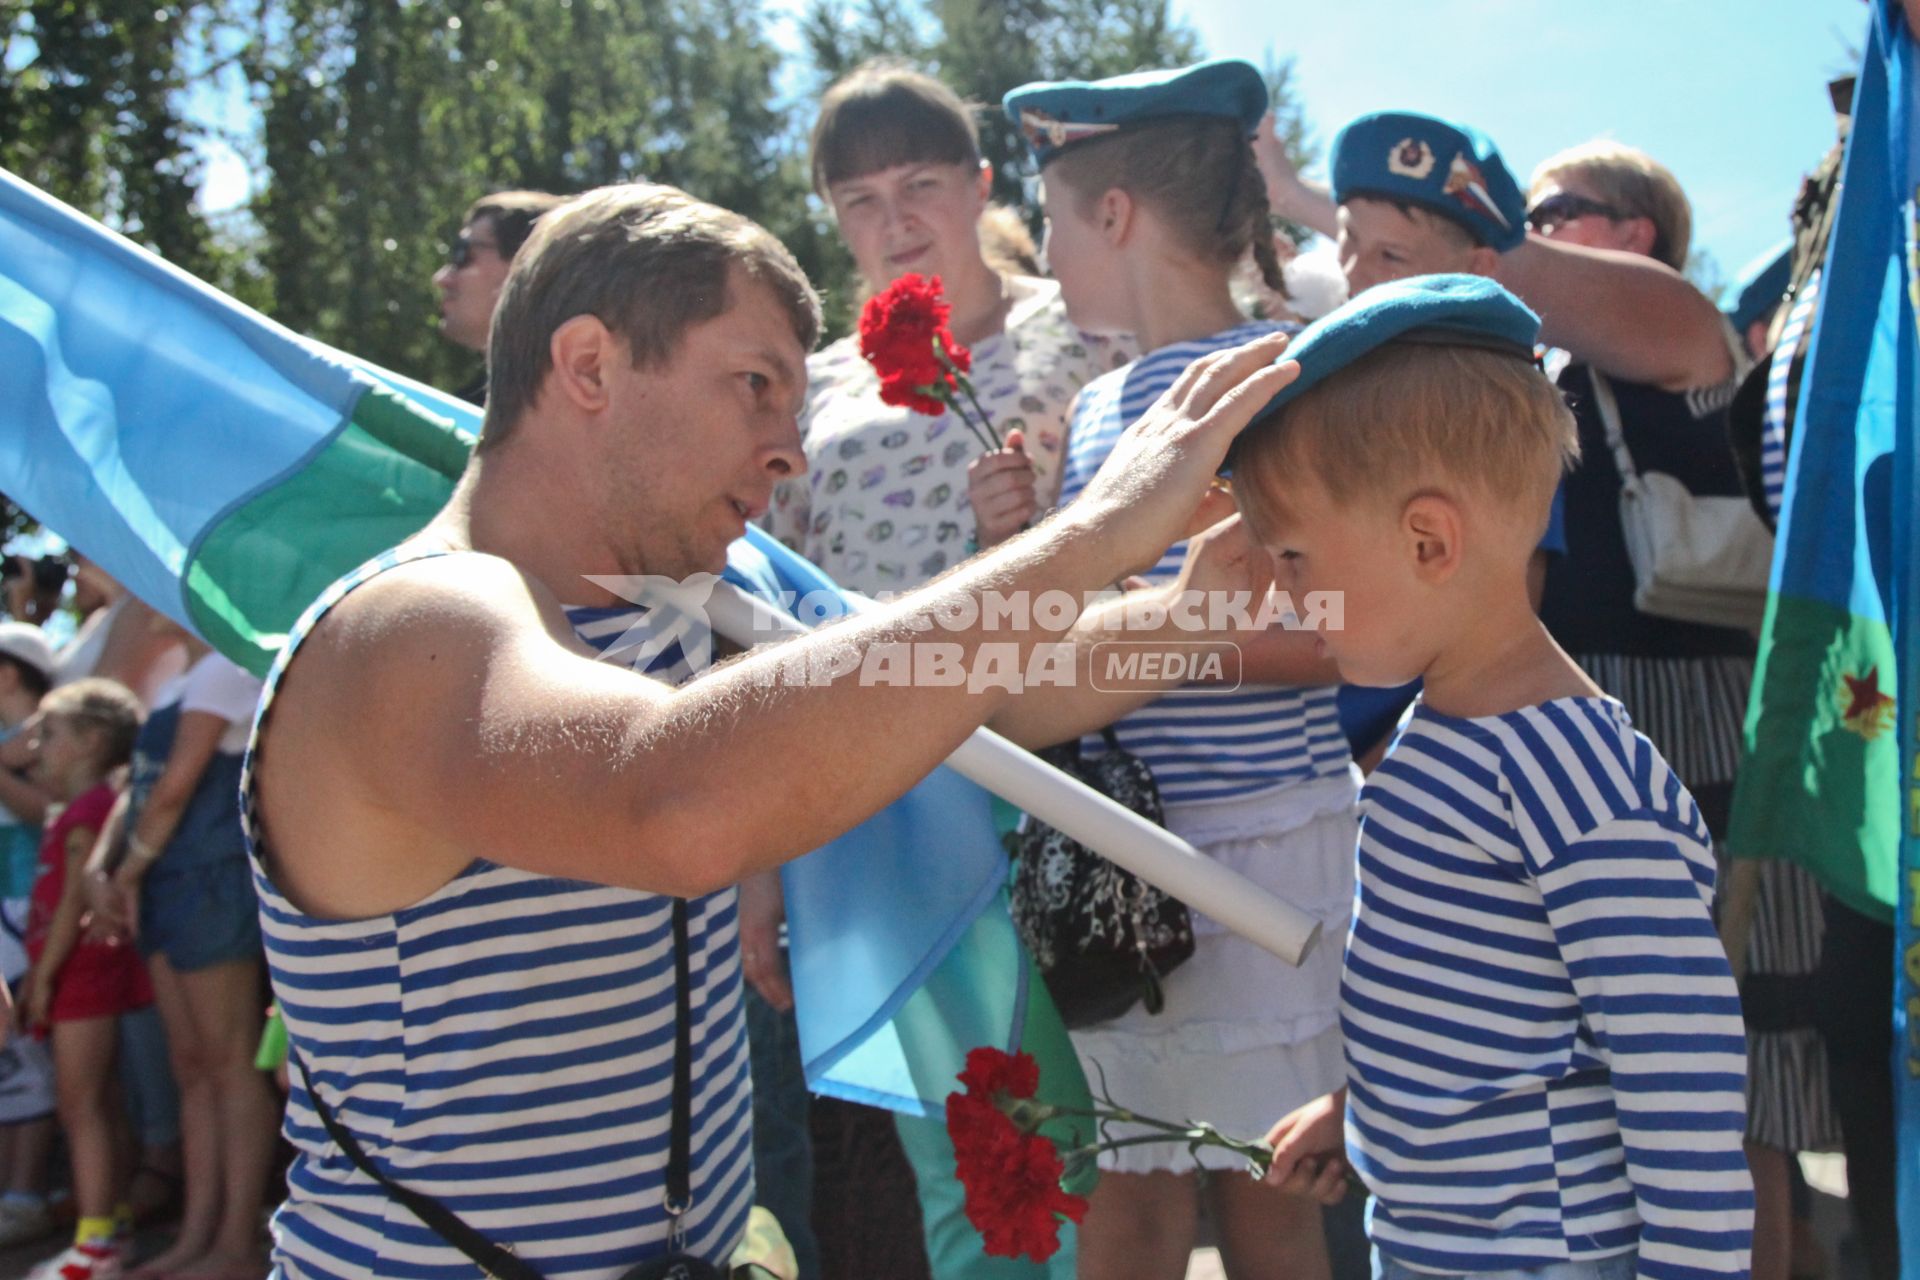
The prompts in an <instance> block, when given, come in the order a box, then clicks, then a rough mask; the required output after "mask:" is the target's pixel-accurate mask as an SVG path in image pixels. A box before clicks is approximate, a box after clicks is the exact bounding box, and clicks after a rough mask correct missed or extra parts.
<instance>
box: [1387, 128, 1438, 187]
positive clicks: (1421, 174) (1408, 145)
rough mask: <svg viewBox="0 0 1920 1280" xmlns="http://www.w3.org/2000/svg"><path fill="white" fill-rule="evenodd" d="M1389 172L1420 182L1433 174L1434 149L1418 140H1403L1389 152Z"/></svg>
mask: <svg viewBox="0 0 1920 1280" xmlns="http://www.w3.org/2000/svg"><path fill="white" fill-rule="evenodd" d="M1387 171H1388V172H1389V173H1396V174H1399V175H1400V176H1401V177H1403V178H1412V179H1413V180H1414V181H1415V182H1419V181H1420V180H1422V179H1423V178H1425V177H1426V176H1427V175H1428V174H1430V173H1432V172H1433V148H1432V147H1430V146H1428V145H1427V144H1426V143H1424V142H1422V141H1420V140H1419V139H1417V138H1402V139H1401V140H1400V144H1399V145H1398V146H1396V147H1394V148H1393V149H1392V150H1391V151H1389V152H1387Z"/></svg>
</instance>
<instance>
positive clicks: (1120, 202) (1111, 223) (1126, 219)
mask: <svg viewBox="0 0 1920 1280" xmlns="http://www.w3.org/2000/svg"><path fill="white" fill-rule="evenodd" d="M1138 214H1139V210H1138V209H1136V208H1135V207H1134V203H1133V196H1132V195H1130V194H1128V193H1127V192H1126V191H1124V190H1122V189H1121V188H1119V187H1108V188H1107V191H1106V194H1105V195H1103V196H1101V197H1100V203H1099V204H1097V205H1095V206H1094V209H1093V221H1094V225H1095V226H1097V227H1099V228H1100V234H1101V235H1102V236H1103V237H1104V238H1105V239H1106V242H1107V243H1108V244H1109V245H1112V246H1113V247H1114V248H1116V249H1117V248H1119V247H1120V246H1122V245H1124V244H1125V243H1126V242H1127V239H1128V237H1129V236H1131V235H1132V234H1133V228H1134V222H1135V220H1136V218H1137V216H1138Z"/></svg>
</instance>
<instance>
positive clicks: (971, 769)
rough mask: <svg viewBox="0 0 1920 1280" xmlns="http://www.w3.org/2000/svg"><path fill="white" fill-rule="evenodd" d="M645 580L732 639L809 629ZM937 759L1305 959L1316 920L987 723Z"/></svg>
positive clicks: (756, 607)
mask: <svg viewBox="0 0 1920 1280" xmlns="http://www.w3.org/2000/svg"><path fill="white" fill-rule="evenodd" d="M647 589H648V592H649V593H650V594H652V595H653V596H655V597H656V598H657V599H659V600H660V601H661V602H662V603H664V604H666V605H667V606H668V607H670V608H673V609H675V610H677V611H679V612H682V613H690V614H693V615H695V616H700V615H704V616H705V617H706V619H707V622H708V624H709V625H710V626H711V627H712V628H713V629H714V631H716V632H718V633H719V634H720V635H723V636H725V637H726V638H727V639H729V640H731V641H733V642H734V643H735V644H738V645H742V646H747V647H751V646H753V645H755V644H762V643H765V642H766V641H767V639H768V637H769V636H771V635H775V634H779V633H788V634H793V635H801V634H805V633H806V632H807V631H808V630H809V628H808V627H807V625H806V624H805V623H804V622H801V621H800V620H799V619H797V618H795V617H793V616H792V615H790V614H788V613H787V612H786V611H785V610H782V609H777V608H775V607H774V606H773V605H771V604H769V603H767V602H766V601H764V600H761V599H759V598H758V597H756V596H754V595H752V594H750V593H748V592H745V591H742V590H740V589H739V588H738V587H736V586H734V585H733V584H732V583H729V582H718V583H716V584H715V585H714V587H713V590H712V593H711V594H710V595H703V594H702V593H701V592H699V591H697V590H692V589H687V588H678V587H672V586H665V585H659V584H655V583H651V582H650V583H649V584H648V588H647ZM947 767H948V768H950V769H952V770H953V771H954V772H955V773H958V774H959V775H960V776H961V777H963V778H966V779H967V780H968V781H969V782H972V783H974V784H976V785H978V786H981V787H984V788H985V789H986V790H988V791H991V792H992V793H993V794H994V795H997V796H999V797H1000V798H1001V799H1003V800H1005V801H1006V802H1007V803H1009V804H1011V805H1013V806H1015V807H1016V808H1019V809H1024V810H1026V811H1027V812H1028V813H1030V814H1032V815H1033V816H1034V817H1036V818H1038V819H1040V820H1041V821H1042V822H1045V823H1046V824H1047V825H1048V826H1051V827H1053V828H1055V829H1056V830H1059V831H1063V832H1065V833H1066V834H1067V835H1069V836H1071V837H1073V838H1074V839H1075V840H1078V841H1079V842H1080V843H1081V844H1083V845H1086V846H1087V847H1088V848H1089V849H1093V850H1095V851H1097V852H1098V853H1099V854H1100V855H1101V856H1102V857H1104V858H1107V859H1108V860H1109V861H1111V862H1113V863H1115V864H1117V865H1119V866H1122V867H1125V868H1126V869H1127V870H1128V871H1131V872H1133V874H1135V875H1137V876H1139V877H1140V878H1141V879H1142V880H1145V881H1147V882H1148V883H1149V884H1153V885H1157V886H1158V887H1159V888H1161V889H1163V890H1165V891H1166V892H1168V893H1170V894H1172V895H1173V896H1174V897H1176V898H1178V899H1180V900H1181V901H1182V902H1184V903H1186V904H1187V905H1188V906H1189V907H1192V908H1193V909H1194V910H1196V911H1199V912H1202V913H1203V914H1205V915H1208V916H1211V917H1212V918H1213V919H1215V920H1218V921H1219V922H1220V923H1221V924H1222V925H1225V926H1226V927H1227V928H1228V929H1231V930H1232V931H1233V932H1235V933H1237V934H1239V935H1240V936H1241V937H1243V938H1245V939H1247V940H1248V941H1249V942H1253V943H1256V944H1258V945H1259V946H1262V947H1265V948H1266V949H1267V950H1268V951H1271V952H1272V953H1273V954H1274V955H1276V956H1279V957H1280V958H1281V959H1282V960H1285V961H1286V962H1287V963H1289V964H1296V965H1297V964H1299V963H1300V962H1301V961H1303V960H1305V959H1306V958H1307V955H1308V953H1309V952H1311V951H1312V950H1313V948H1314V944H1316V943H1317V942H1319V940H1320V922H1319V921H1318V920H1316V919H1314V918H1313V917H1312V916H1310V915H1308V914H1307V913H1306V912H1304V911H1302V910H1300V908H1298V907H1296V906H1294V905H1293V904H1292V903H1290V902H1287V901H1284V900H1283V899H1280V898H1276V897H1274V896H1273V895H1272V894H1271V893H1268V892H1267V891H1266V890H1265V889H1263V888H1261V887H1260V886H1259V885H1257V884H1255V883H1254V882H1253V881H1251V880H1249V879H1247V878H1246V877H1245V876H1243V875H1241V874H1240V873H1239V872H1237V871H1234V870H1232V869H1231V868H1229V867H1225V866H1222V865H1221V864H1220V863H1218V862H1215V861H1214V860H1213V859H1212V858H1209V857H1207V855H1206V854H1204V853H1201V852H1200V851H1199V850H1198V849H1196V848H1194V847H1193V846H1192V845H1191V844H1188V843H1187V842H1186V841H1185V840H1182V839H1181V838H1180V837H1179V836H1176V835H1174V834H1173V833H1172V832H1171V831H1168V830H1167V829H1166V828H1164V827H1160V826H1156V825H1154V824H1153V823H1151V822H1149V821H1147V820H1146V819H1145V818H1143V817H1141V816H1140V815H1139V814H1137V813H1135V812H1133V811H1132V810H1131V809H1128V808H1127V807H1126V806H1124V805H1121V804H1118V803H1116V802H1115V801H1113V800H1112V799H1110V798H1108V797H1106V796H1103V795H1101V794H1100V793H1099V792H1098V791H1095V790H1094V789H1093V788H1092V787H1089V786H1087V785H1086V784H1085V783H1083V782H1081V781H1080V780H1079V779H1078V778H1074V777H1071V776H1069V775H1067V774H1065V773H1062V772H1061V771H1060V770H1058V769H1055V768H1054V767H1052V766H1051V765H1049V764H1047V763H1046V762H1045V761H1042V760H1039V759H1037V758H1035V757H1034V756H1033V755H1032V754H1030V753H1029V752H1027V751H1025V750H1023V749H1021V748H1020V747H1017V746H1015V745H1014V744H1013V743H1011V742H1009V741H1007V740H1006V739H1005V738H1003V737H1001V736H1000V735H999V734H997V733H994V732H993V731H992V730H989V729H976V730H975V731H974V733H973V736H972V737H971V738H969V739H967V741H965V742H963V743H961V744H960V748H959V749H958V750H957V751H955V752H954V753H953V754H952V755H951V756H949V757H947Z"/></svg>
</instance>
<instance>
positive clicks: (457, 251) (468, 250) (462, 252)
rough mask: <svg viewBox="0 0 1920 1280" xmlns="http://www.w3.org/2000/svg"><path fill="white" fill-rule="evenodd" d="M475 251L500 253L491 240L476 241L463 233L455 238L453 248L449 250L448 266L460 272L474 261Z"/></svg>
mask: <svg viewBox="0 0 1920 1280" xmlns="http://www.w3.org/2000/svg"><path fill="white" fill-rule="evenodd" d="M475 249H492V250H493V251H494V252H495V253H498V252H499V249H498V248H497V247H496V246H495V245H494V243H493V242H492V241H491V240H475V239H473V238H472V237H471V236H469V235H468V234H467V233H466V232H464V231H463V232H461V233H460V234H459V235H458V236H456V237H455V238H454V241H453V248H451V249H449V250H447V265H449V266H451V267H452V268H453V269H454V270H455V271H458V270H459V269H460V268H462V267H464V266H466V265H467V264H468V263H469V262H472V261H473V251H474V250H475Z"/></svg>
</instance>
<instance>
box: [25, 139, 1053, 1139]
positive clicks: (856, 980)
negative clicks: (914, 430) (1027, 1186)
mask: <svg viewBox="0 0 1920 1280" xmlns="http://www.w3.org/2000/svg"><path fill="white" fill-rule="evenodd" d="M478 425H479V418H478V414H477V412H476V411H475V410H474V409H473V407H472V406H470V405H468V404H466V403H464V402H463V401H459V400H456V399H454V398H452V397H449V396H446V395H444V394H442V393H440V392H437V391H434V390H432V389H431V388H428V387H424V386H421V385H420V384H418V383H415V382H412V381H411V380H409V379H406V378H402V377H399V376H397V375H394V374H391V373H388V372H386V371H383V370H380V369H377V368H374V367H372V366H370V365H368V364H366V363H365V362H364V361H360V360H357V359H355V358H354V357H352V356H350V355H348V354H346V353H343V352H340V351H337V350H334V349H332V348H329V347H327V346H324V345H322V344H320V343H317V342H314V341H311V340H309V339H306V338H303V337H302V336H300V335H298V334H296V333H293V332H291V331H289V330H287V329H285V328H283V327H281V326H279V325H276V324H274V323H273V322H272V321H270V320H268V319H266V318H265V317H264V316H261V315H259V314H258V313H256V312H254V311H252V310H250V309H248V308H247V307H244V306H242V305H240V304H239V303H237V302H235V301H234V300H233V299H231V298H228V297H225V296H224V295H222V294H220V293H219V292H217V291H215V290H213V289H211V288H209V287H207V286H206V285H205V284H203V283H201V282H200V281H198V280H195V279H193V278H192V277H190V276H188V275H186V274H185V273H184V272H181V271H179V270H177V269H175V268H174V267H172V266H170V265H168V264H167V263H165V262H163V261H161V260H160V259H159V258H157V257H155V256H154V255H152V254H150V253H148V252H146V251H145V250H143V249H141V248H139V247H138V246H136V245H134V244H132V243H131V242H129V241H127V240H125V239H124V238H122V237H120V236H118V235H115V234H114V233H112V232H111V231H108V230H107V229H106V228H104V227H102V226H100V225H99V224H98V223H96V222H94V221H92V220H91V219H89V218H86V217H85V216H83V215H81V214H79V213H77V212H75V211H74V210H72V209H70V208H68V207H67V206H65V205H63V204H61V203H59V202H58V201H56V200H54V199H52V198H51V197H49V196H47V195H45V194H44V193H42V192H40V191H38V190H36V189H34V188H33V187H31V186H29V185H27V184H26V183H24V182H21V181H20V180H19V179H17V178H16V177H14V176H13V175H11V174H8V173H6V172H4V171H0V492H4V493H6V494H7V495H8V496H9V497H11V498H12V499H13V500H14V501H15V502H17V503H19V504H20V506H22V507H23V508H24V509H25V510H26V511H28V512H29V513H30V514H32V515H33V516H34V517H35V518H36V519H38V520H40V521H41V522H42V523H43V524H44V525H46V526H47V527H48V528H49V529H51V530H53V531H54V532H56V533H58V534H59V535H60V536H62V537H64V538H65V539H66V540H67V541H69V542H70V543H72V544H74V545H75V546H77V547H78V548H80V549H81V550H82V551H84V552H86V553H87V554H88V555H89V556H91V557H93V558H94V559H95V560H97V561H98V562H99V563H100V564H101V565H102V567H104V568H105V569H106V570H107V571H108V572H109V573H111V574H113V575H114V576H115V577H116V578H119V579H120V580H121V581H122V582H124V583H125V584H126V585H127V586H128V588H129V589H130V590H132V591H133V592H134V594H135V595H137V596H139V597H140V598H141V599H142V600H145V601H146V602H147V603H149V604H151V605H153V606H154V607H155V608H157V609H159V610H160V611H161V612H163V613H166V614H168V615H169V616H171V617H173V618H175V619H176V620H178V621H180V622H181V623H183V624H185V625H186V626H188V627H189V628H191V629H192V630H193V631H195V632H196V633H198V634H199V635H201V636H203V637H205V638H206V639H207V640H208V641H209V642H210V643H211V644H213V646H214V647H215V648H217V649H219V650H220V651H221V652H222V653H224V654H226V655H227V656H228V657H230V658H232V659H233V660H234V661H236V662H238V663H240V664H241V665H242V666H245V667H248V668H250V669H251V670H253V671H255V672H257V673H259V672H264V671H265V670H266V669H267V667H268V666H269V664H270V663H271V662H272V660H273V656H274V654H275V653H276V652H277V651H278V650H279V648H280V646H281V644H282V643H283V642H284V639H285V636H286V632H287V629H288V627H289V626H291V624H292V623H293V622H294V620H295V619H296V618H297V617H298V616H299V614H300V613H301V611H302V610H303V609H304V608H305V607H306V605H307V604H308V603H309V602H310V601H311V600H312V599H313V598H314V597H316V596H318V595H319V594H320V592H321V591H322V590H323V589H324V588H325V587H326V586H327V585H328V584H330V583H331V582H333V581H334V580H335V579H336V578H338V577H339V576H341V575H342V574H344V573H346V572H347V571H348V570H350V569H352V568H354V567H355V566H357V565H358V564H360V563H361V562H362V561H364V560H366V559H368V558H370V557H371V556H373V555H374V554H376V553H378V552H380V551H382V550H384V549H385V548H387V547H390V546H392V545H394V544H395V543H397V542H400V541H402V540H403V539H405V538H406V537H407V536H409V535H410V534H412V533H413V532H414V531H415V530H417V529H418V528H419V527H420V526H421V525H422V524H424V523H425V522H426V521H427V520H428V519H429V518H430V517H431V516H432V515H433V514H434V513H435V512H436V511H438V510H439V509H440V507H441V506H442V505H443V504H444V503H445V501H446V498H447V496H448V495H449V493H450V492H451V491H452V488H453V485H454V483H455V481H456V480H457V478H458V477H459V475H460V473H461V470H462V468H463V467H464V466H465V464H466V459H467V454H468V452H469V451H470V449H471V447H472V442H473V439H474V436H475V432H476V431H477V429H478ZM729 560H730V570H729V576H730V577H732V578H733V579H734V580H735V581H737V582H739V583H740V584H742V585H744V586H746V587H748V588H749V589H752V590H756V591H759V592H761V593H763V594H766V595H767V596H768V597H769V598H771V599H776V600H777V599H780V598H781V597H780V596H779V595H778V593H779V592H781V591H787V592H789V593H790V594H788V595H787V596H786V597H785V599H787V600H793V599H795V598H797V597H799V596H809V595H810V593H816V594H812V595H811V598H812V599H813V600H815V601H817V600H818V598H819V597H818V595H817V593H818V592H820V591H833V592H835V593H836V594H837V588H834V587H833V585H832V584H831V583H830V582H829V581H828V580H827V579H825V578H824V577H823V576H822V575H821V574H820V573H819V571H818V570H817V569H815V568H814V567H813V566H812V565H810V564H808V563H807V562H806V561H804V560H802V559H800V558H799V557H797V556H795V555H793V554H792V553H791V552H789V551H787V550H786V549H785V548H784V547H781V546H780V545H779V544H778V543H776V542H774V541H773V540H772V539H770V538H766V537H765V536H763V535H761V534H759V532H758V531H757V530H756V531H752V532H750V534H749V536H748V537H747V538H745V539H742V540H741V541H740V542H738V543H736V544H735V545H734V547H733V548H732V550H731V552H730V555H729ZM741 785H742V786H743V787H749V786H751V781H750V780H745V779H743V780H742V784H741ZM784 880H785V884H786V890H787V901H788V914H789V921H790V932H791V936H792V958H793V970H794V985H795V991H796V997H797V1003H798V1008H799V1011H800V1038H801V1051H802V1055H803V1058H804V1060H805V1065H806V1070H807V1076H808V1081H809V1083H810V1085H811V1086H812V1087H813V1088H814V1090H815V1091H816V1092H822V1093H831V1094H836V1095H839V1096H843V1097H848V1098H853V1099H857V1100H860V1101H864V1102H869V1103H876V1104H879V1105H882V1106H887V1107H891V1108H893V1109H896V1110H900V1111H905V1112H909V1113H914V1114H932V1115H939V1114H941V1112H942V1109H943V1102H944V1099H945V1097H946V1095H947V1093H948V1092H949V1091H951V1090H952V1089H953V1088H954V1087H955V1077H956V1076H957V1074H958V1073H959V1071H960V1068H961V1066H962V1065H963V1061H964V1057H965V1054H966V1051H967V1050H968V1049H970V1048H973V1047H975V1046H977V1045H983V1044H992V1045H996V1046H999V1047H1001V1048H1009V1049H1011V1048H1017V1047H1019V1046H1020V1045H1021V1044H1023V1043H1024V1044H1026V1045H1027V1046H1028V1047H1030V1048H1040V1049H1043V1050H1045V1051H1046V1062H1045V1064H1044V1065H1045V1071H1044V1079H1045V1081H1046V1083H1045V1085H1043V1088H1044V1089H1045V1091H1046V1092H1047V1094H1048V1095H1049V1096H1050V1097H1051V1098H1052V1100H1055V1101H1059V1102H1063V1103H1069V1104H1072V1103H1079V1104H1081V1105H1084V1103H1085V1101H1086V1082H1085V1080H1084V1078H1083V1077H1082V1076H1081V1074H1080V1070H1079V1066H1078V1063H1077V1062H1076V1060H1075V1059H1074V1057H1073V1054H1072V1051H1071V1048H1070V1047H1069V1046H1068V1045H1067V1041H1066V1037H1065V1034H1064V1032H1062V1031H1061V1030H1060V1026H1059V1019H1058V1015H1057V1014H1055V1013H1053V1011H1052V1007H1051V1005H1050V1004H1048V1003H1047V1001H1046V996H1045V993H1044V991H1043V990H1042V989H1041V987H1040V985H1039V984H1038V983H1037V982H1033V981H1031V980H1030V964H1029V962H1028V960H1027V958H1026V956H1025V954H1024V952H1023V951H1022V949H1021V947H1020V944H1019V941H1018V939H1017V937H1016V936H1015V934H1014V930H1013V926H1012V924H1011V922H1010V920H1009V919H1008V916H1007V911H1006V905H1005V894H1004V886H1005V881H1006V859H1005V855H1004V853H1003V852H1002V850H1001V848H1000V846H999V843H998V841H997V839H996V838H995V834H994V828H993V821H992V816H991V809H990V804H989V800H988V797H987V795H986V793H985V792H983V791H981V790H980V789H979V788H978V787H975V786H974V785H973V784H971V783H968V782H966V781H965V780H963V779H961V778H959V777H958V776H957V775H954V774H952V773H950V772H949V771H947V770H945V769H941V770H938V771H936V772H935V773H934V774H933V775H932V776H930V777H929V778H928V779H927V781H926V782H924V783H922V784H921V785H920V786H919V787H917V788H915V790H914V791H912V792H911V793H909V794H908V796H906V797H905V798H904V799H902V800H901V801H900V802H899V803H897V804H896V805H895V806H893V807H892V808H890V809H888V810H886V811H884V812H882V813H881V814H880V815H878V816H877V817H875V818H874V819H872V820H871V821H869V822H868V823H866V824H864V825H863V826H861V827H859V828H857V829H856V830H855V831H853V832H851V833H849V834H848V835H846V836H844V837H842V838H841V839H839V840H837V841H834V842H833V843H832V844H830V845H829V846H827V847H826V848H823V849H821V850H820V851H818V852H816V853H814V854H812V855H809V856H808V857H806V858H803V859H801V860H799V861H798V862H796V863H793V864H791V865H790V866H789V867H788V868H787V869H786V871H785V873H784Z"/></svg>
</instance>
